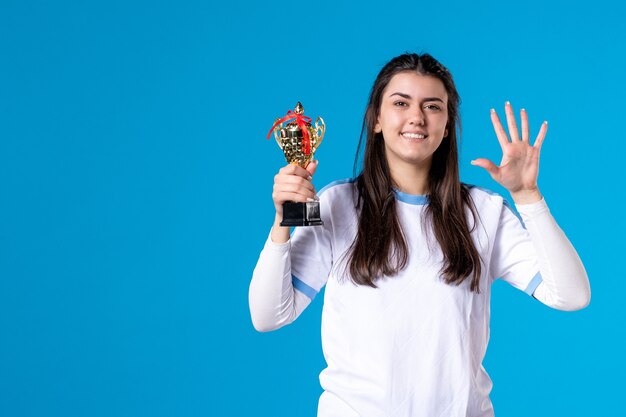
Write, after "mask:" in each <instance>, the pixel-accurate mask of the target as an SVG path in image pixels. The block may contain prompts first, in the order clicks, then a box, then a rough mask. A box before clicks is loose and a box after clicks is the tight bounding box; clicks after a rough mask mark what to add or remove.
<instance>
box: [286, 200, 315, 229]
mask: <svg viewBox="0 0 626 417" xmlns="http://www.w3.org/2000/svg"><path fill="white" fill-rule="evenodd" d="M323 224H324V222H322V219H321V217H320V203H319V201H309V202H307V203H295V202H293V201H286V202H285V203H283V221H282V222H280V225H281V226H321V225H323Z"/></svg>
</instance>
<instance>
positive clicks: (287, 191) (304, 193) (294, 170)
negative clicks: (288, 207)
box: [271, 160, 318, 243]
mask: <svg viewBox="0 0 626 417" xmlns="http://www.w3.org/2000/svg"><path fill="white" fill-rule="evenodd" d="M317 164H318V162H317V160H313V161H311V163H309V165H307V167H306V169H305V168H302V167H301V166H299V165H296V164H289V165H287V166H285V167H282V168H281V169H280V171H278V174H276V176H274V191H273V193H272V199H273V200H274V207H275V209H276V217H275V218H274V226H273V227H272V234H271V237H272V241H273V242H275V243H285V242H287V241H288V240H289V227H286V226H281V225H280V222H281V221H282V220H283V203H284V202H285V201H296V202H301V203H305V202H307V201H314V200H317V199H318V197H317V194H316V192H315V187H313V184H312V183H311V179H312V178H313V174H314V173H315V170H316V169H317Z"/></svg>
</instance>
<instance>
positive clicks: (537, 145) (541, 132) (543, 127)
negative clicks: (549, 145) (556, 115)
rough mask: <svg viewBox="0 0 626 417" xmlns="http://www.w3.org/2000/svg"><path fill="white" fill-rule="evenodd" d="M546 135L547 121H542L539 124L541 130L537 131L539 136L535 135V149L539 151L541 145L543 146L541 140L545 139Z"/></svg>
mask: <svg viewBox="0 0 626 417" xmlns="http://www.w3.org/2000/svg"><path fill="white" fill-rule="evenodd" d="M546 133H548V121H547V120H546V121H544V122H543V123H542V124H541V128H540V129H539V134H538V135H537V139H535V144H534V145H533V146H534V147H535V148H539V149H541V145H542V144H543V140H544V139H545V137H546Z"/></svg>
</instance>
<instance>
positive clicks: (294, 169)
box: [278, 164, 311, 179]
mask: <svg viewBox="0 0 626 417" xmlns="http://www.w3.org/2000/svg"><path fill="white" fill-rule="evenodd" d="M278 172H279V173H280V174H284V175H297V176H299V177H302V178H305V179H310V178H309V177H311V174H310V173H309V171H307V170H306V169H304V168H302V167H301V166H300V165H298V164H289V165H287V166H284V167H282V168H281V169H280V171H278Z"/></svg>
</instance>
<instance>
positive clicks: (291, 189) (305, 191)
mask: <svg viewBox="0 0 626 417" xmlns="http://www.w3.org/2000/svg"><path fill="white" fill-rule="evenodd" d="M274 193H275V194H277V195H279V194H283V193H290V194H298V195H302V196H304V198H313V199H314V198H315V197H316V196H315V188H313V189H310V188H304V187H299V186H298V185H297V184H276V185H275V186H274Z"/></svg>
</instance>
